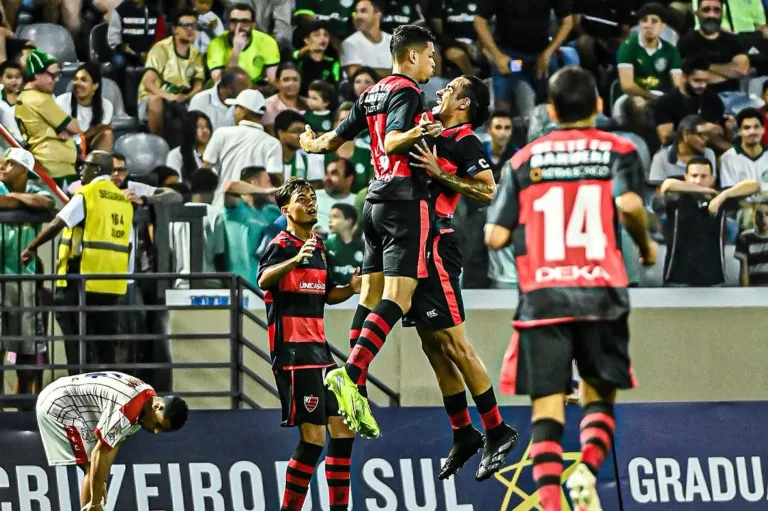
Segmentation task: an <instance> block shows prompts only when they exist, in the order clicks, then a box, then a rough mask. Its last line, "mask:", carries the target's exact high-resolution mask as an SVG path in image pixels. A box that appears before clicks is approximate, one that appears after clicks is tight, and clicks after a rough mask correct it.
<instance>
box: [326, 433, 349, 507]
mask: <svg viewBox="0 0 768 511" xmlns="http://www.w3.org/2000/svg"><path fill="white" fill-rule="evenodd" d="M354 440H355V439H354V437H352V438H331V441H330V442H328V453H327V454H326V457H325V478H326V480H327V481H328V496H329V500H328V501H329V503H330V505H331V510H330V511H347V509H349V472H350V467H351V464H352V444H353V442H354Z"/></svg>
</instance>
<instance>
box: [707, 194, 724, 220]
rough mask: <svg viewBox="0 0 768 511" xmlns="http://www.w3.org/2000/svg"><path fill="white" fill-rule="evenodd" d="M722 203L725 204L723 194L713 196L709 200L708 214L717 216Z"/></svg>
mask: <svg viewBox="0 0 768 511" xmlns="http://www.w3.org/2000/svg"><path fill="white" fill-rule="evenodd" d="M723 202H725V197H724V196H723V194H719V195H715V196H714V197H712V198H711V199H709V206H708V208H707V209H709V214H710V215H712V216H715V215H717V213H718V212H719V211H720V208H721V207H723Z"/></svg>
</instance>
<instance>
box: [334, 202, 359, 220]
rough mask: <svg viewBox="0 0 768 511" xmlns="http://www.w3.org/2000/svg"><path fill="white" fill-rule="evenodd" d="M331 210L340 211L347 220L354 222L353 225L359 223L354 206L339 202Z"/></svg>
mask: <svg viewBox="0 0 768 511" xmlns="http://www.w3.org/2000/svg"><path fill="white" fill-rule="evenodd" d="M331 209H338V210H339V211H340V212H341V216H343V217H344V218H345V219H347V220H352V224H353V225H354V224H356V223H357V210H356V209H355V207H354V206H353V205H352V204H346V203H344V202H337V203H336V204H334V205H333V206H331Z"/></svg>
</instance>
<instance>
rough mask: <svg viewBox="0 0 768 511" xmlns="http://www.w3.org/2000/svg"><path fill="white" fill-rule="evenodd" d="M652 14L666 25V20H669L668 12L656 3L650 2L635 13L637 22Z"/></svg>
mask: <svg viewBox="0 0 768 511" xmlns="http://www.w3.org/2000/svg"><path fill="white" fill-rule="evenodd" d="M652 14H655V15H656V16H658V17H659V18H660V19H661V21H662V22H663V23H667V20H668V19H669V11H668V10H667V8H666V7H664V6H663V5H661V4H659V3H656V2H650V3H647V4H645V5H643V6H642V7H640V9H638V10H637V13H636V15H637V19H638V21H639V20H641V19H643V18H645V17H646V16H650V15H652Z"/></svg>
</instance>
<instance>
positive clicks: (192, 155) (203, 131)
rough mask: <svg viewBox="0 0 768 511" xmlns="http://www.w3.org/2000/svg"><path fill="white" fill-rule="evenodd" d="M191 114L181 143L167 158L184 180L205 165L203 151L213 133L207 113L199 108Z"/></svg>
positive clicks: (168, 164) (169, 164)
mask: <svg viewBox="0 0 768 511" xmlns="http://www.w3.org/2000/svg"><path fill="white" fill-rule="evenodd" d="M189 114H190V117H191V119H190V121H191V122H187V123H186V124H184V127H185V129H186V130H187V133H185V134H184V137H183V138H182V139H181V145H180V146H179V147H177V148H175V149H174V150H172V151H171V152H170V153H168V158H166V160H165V164H166V165H167V166H169V167H171V168H172V169H174V170H176V171H177V172H178V173H179V174H180V175H181V179H182V181H188V180H189V176H190V175H191V174H192V173H193V172H194V171H196V170H197V169H199V168H200V167H202V166H203V153H204V152H205V147H206V146H207V145H208V141H209V140H211V134H212V133H213V126H212V125H211V120H210V119H209V118H208V116H207V115H205V114H204V113H203V112H200V111H198V110H193V111H191V112H189Z"/></svg>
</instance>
